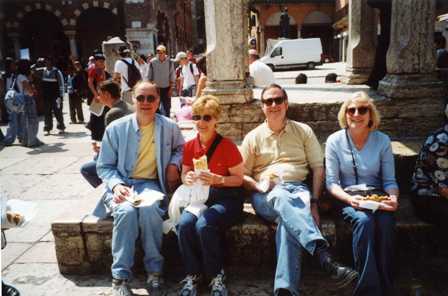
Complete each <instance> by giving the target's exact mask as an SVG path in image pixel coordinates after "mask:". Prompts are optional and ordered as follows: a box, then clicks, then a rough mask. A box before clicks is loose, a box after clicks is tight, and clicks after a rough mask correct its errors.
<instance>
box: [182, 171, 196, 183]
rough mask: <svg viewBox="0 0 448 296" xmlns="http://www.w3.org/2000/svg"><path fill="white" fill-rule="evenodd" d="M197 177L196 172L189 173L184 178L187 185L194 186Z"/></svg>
mask: <svg viewBox="0 0 448 296" xmlns="http://www.w3.org/2000/svg"><path fill="white" fill-rule="evenodd" d="M196 179H197V177H196V174H195V172H194V171H188V172H187V173H186V174H185V176H184V183H185V185H192V184H193V183H194V182H195V181H196Z"/></svg>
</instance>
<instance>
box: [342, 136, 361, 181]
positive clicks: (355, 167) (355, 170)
mask: <svg viewBox="0 0 448 296" xmlns="http://www.w3.org/2000/svg"><path fill="white" fill-rule="evenodd" d="M345 137H346V138H347V143H348V147H349V148H350V153H351V155H352V163H353V171H354V172H355V180H356V184H358V183H359V178H358V168H357V166H356V161H355V156H354V155H353V147H352V144H351V142H350V138H349V136H348V131H347V129H345Z"/></svg>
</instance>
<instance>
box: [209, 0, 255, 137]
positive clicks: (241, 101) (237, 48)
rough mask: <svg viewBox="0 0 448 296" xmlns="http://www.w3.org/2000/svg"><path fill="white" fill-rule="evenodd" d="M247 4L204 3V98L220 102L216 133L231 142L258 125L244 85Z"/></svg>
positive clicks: (239, 0) (240, 0)
mask: <svg viewBox="0 0 448 296" xmlns="http://www.w3.org/2000/svg"><path fill="white" fill-rule="evenodd" d="M247 3H248V0H219V1H214V0H205V1H204V7H205V28H206V36H207V53H206V55H207V84H206V88H205V90H204V94H211V95H214V96H217V97H218V98H219V99H220V101H221V105H222V107H223V114H222V117H221V119H220V122H219V125H218V131H219V133H221V134H222V135H224V136H227V137H230V138H232V139H233V140H241V139H242V138H243V137H244V136H245V133H246V132H247V131H249V130H251V129H252V128H253V127H254V126H255V125H256V124H257V123H258V122H260V121H262V119H261V120H260V116H259V114H260V113H261V114H262V112H261V108H260V107H259V106H258V105H257V104H256V103H255V101H253V100H252V89H251V88H249V87H248V83H247V82H246V72H249V69H248V63H247V58H248V55H247V50H248V44H247V34H248V28H249V27H248V20H249V17H248V15H249V9H248V5H247ZM259 120H260V121H259ZM257 121H258V122H257Z"/></svg>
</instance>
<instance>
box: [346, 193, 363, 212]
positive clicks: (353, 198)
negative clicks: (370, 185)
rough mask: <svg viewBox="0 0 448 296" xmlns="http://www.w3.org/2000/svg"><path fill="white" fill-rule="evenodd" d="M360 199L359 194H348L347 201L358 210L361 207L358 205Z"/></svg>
mask: <svg viewBox="0 0 448 296" xmlns="http://www.w3.org/2000/svg"><path fill="white" fill-rule="evenodd" d="M360 200H362V196H361V195H350V198H349V199H348V203H349V204H350V206H352V207H353V208H355V209H358V210H359V209H361V207H360V206H359V201H360Z"/></svg>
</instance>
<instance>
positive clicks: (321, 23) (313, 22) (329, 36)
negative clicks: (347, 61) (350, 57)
mask: <svg viewBox="0 0 448 296" xmlns="http://www.w3.org/2000/svg"><path fill="white" fill-rule="evenodd" d="M331 24H332V20H331V18H330V17H329V16H328V15H326V14H325V13H323V12H321V11H313V12H311V13H309V14H308V15H307V16H306V17H305V19H304V20H303V24H302V29H301V32H300V35H301V37H302V38H320V40H321V41H322V50H323V53H324V54H325V55H327V56H331V57H332V58H336V52H337V49H336V48H335V47H334V44H335V43H334V41H333V27H332V26H331Z"/></svg>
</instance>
